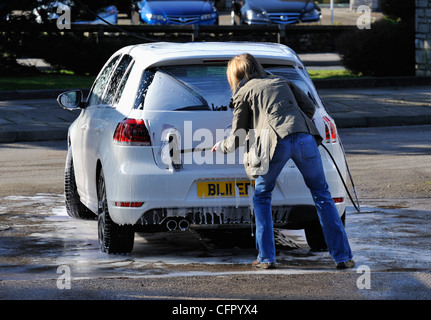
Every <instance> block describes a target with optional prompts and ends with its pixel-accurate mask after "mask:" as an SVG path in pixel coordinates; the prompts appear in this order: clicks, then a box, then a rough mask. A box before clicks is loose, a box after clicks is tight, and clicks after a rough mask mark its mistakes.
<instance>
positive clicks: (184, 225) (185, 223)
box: [178, 219, 190, 231]
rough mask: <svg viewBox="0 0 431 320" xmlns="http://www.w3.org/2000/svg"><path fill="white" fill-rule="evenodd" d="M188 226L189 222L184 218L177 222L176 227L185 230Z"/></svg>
mask: <svg viewBox="0 0 431 320" xmlns="http://www.w3.org/2000/svg"><path fill="white" fill-rule="evenodd" d="M189 226H190V224H189V222H188V221H187V220H186V219H182V220H180V222H179V223H178V227H179V228H180V230H181V231H186V230H187V229H188V228H189Z"/></svg>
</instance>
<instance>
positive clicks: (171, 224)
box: [166, 219, 178, 231]
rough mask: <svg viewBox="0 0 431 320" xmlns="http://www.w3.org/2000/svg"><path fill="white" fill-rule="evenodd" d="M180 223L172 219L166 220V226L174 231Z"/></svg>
mask: <svg viewBox="0 0 431 320" xmlns="http://www.w3.org/2000/svg"><path fill="white" fill-rule="evenodd" d="M177 226H178V224H177V222H176V221H175V220H173V219H171V220H168V221H167V222H166V228H168V230H169V231H174V230H175V229H176V228H177Z"/></svg>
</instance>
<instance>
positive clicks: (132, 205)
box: [114, 201, 144, 208]
mask: <svg viewBox="0 0 431 320" xmlns="http://www.w3.org/2000/svg"><path fill="white" fill-rule="evenodd" d="M143 204H144V203H143V202H119V201H115V202H114V206H116V207H123V208H138V207H142V205H143Z"/></svg>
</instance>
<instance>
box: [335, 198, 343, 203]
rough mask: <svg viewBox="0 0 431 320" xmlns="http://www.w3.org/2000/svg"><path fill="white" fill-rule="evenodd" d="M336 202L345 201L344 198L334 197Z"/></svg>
mask: <svg viewBox="0 0 431 320" xmlns="http://www.w3.org/2000/svg"><path fill="white" fill-rule="evenodd" d="M333 200H334V203H342V202H344V198H333Z"/></svg>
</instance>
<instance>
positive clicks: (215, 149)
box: [211, 141, 223, 153]
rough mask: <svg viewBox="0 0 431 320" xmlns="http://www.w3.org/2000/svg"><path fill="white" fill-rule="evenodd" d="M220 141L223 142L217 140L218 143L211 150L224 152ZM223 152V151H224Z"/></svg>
mask: <svg viewBox="0 0 431 320" xmlns="http://www.w3.org/2000/svg"><path fill="white" fill-rule="evenodd" d="M220 143H221V141H219V142H217V143H216V144H215V145H214V146H213V148H212V149H211V152H216V151H220V152H222V151H221V150H220ZM222 153H223V152H222Z"/></svg>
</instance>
